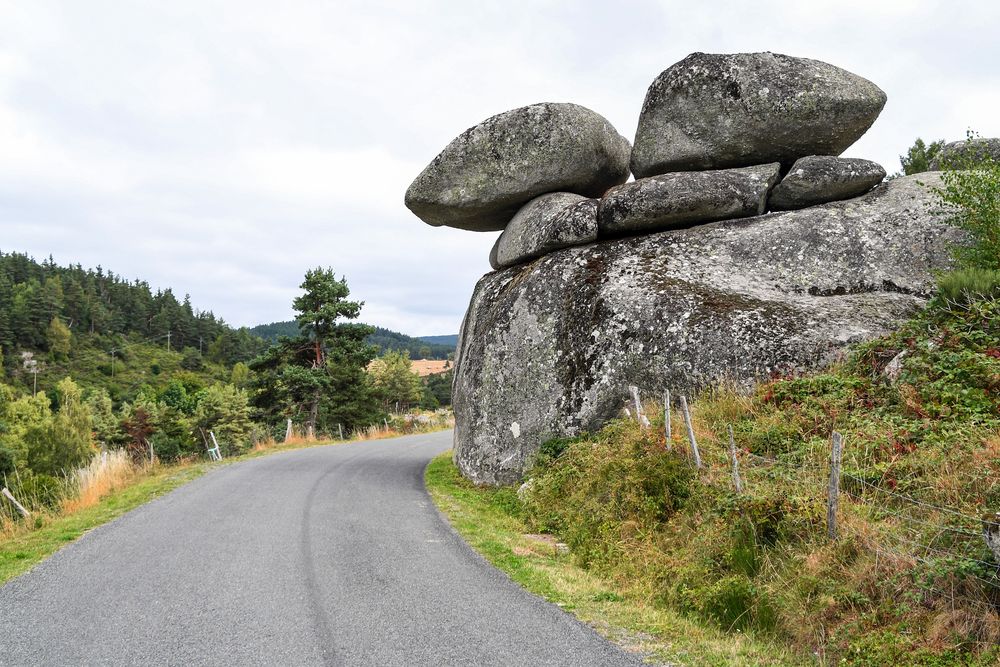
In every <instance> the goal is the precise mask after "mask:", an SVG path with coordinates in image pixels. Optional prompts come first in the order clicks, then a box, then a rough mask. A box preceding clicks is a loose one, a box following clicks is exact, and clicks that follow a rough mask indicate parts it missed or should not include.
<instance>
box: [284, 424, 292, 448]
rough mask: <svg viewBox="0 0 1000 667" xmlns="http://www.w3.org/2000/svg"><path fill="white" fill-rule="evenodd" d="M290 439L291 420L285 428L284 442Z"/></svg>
mask: <svg viewBox="0 0 1000 667" xmlns="http://www.w3.org/2000/svg"><path fill="white" fill-rule="evenodd" d="M291 439H292V420H291V419H289V420H288V425H287V426H285V442H288V441H289V440H291Z"/></svg>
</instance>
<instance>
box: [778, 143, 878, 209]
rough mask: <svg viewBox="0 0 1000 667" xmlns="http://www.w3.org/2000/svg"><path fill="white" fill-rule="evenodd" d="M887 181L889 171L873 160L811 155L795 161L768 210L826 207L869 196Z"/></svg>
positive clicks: (779, 185) (779, 184)
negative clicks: (834, 203)
mask: <svg viewBox="0 0 1000 667" xmlns="http://www.w3.org/2000/svg"><path fill="white" fill-rule="evenodd" d="M883 179H885V169H883V168H882V165H880V164H878V163H877V162H872V161H871V160H861V159H858V158H846V157H836V156H834V155H810V156H809V157H804V158H801V159H798V160H796V161H795V164H794V165H792V168H791V169H790V170H789V171H788V174H786V175H785V177H784V178H783V179H781V182H780V183H778V184H777V185H776V186H774V189H773V190H771V196H770V197H769V198H768V200H767V207H768V208H769V209H771V210H772V211H790V210H792V209H796V208H805V207H807V206H815V205H816V204H826V203H827V202H832V201H839V200H841V199H850V198H851V197H857V196H860V195H863V194H864V193H866V192H868V191H869V190H871V189H872V188H874V187H875V186H876V185H878V184H879V183H881V182H882V181H883Z"/></svg>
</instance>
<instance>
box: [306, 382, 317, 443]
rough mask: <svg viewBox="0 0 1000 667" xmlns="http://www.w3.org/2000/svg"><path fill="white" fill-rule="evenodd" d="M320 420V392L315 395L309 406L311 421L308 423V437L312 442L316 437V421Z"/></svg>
mask: <svg viewBox="0 0 1000 667" xmlns="http://www.w3.org/2000/svg"><path fill="white" fill-rule="evenodd" d="M318 419H319V392H318V391H317V392H316V393H315V395H313V400H312V403H310V404H309V420H308V421H307V422H306V437H307V438H309V439H310V440H312V439H313V438H315V437H316V421H317V420H318Z"/></svg>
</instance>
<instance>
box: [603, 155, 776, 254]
mask: <svg viewBox="0 0 1000 667" xmlns="http://www.w3.org/2000/svg"><path fill="white" fill-rule="evenodd" d="M780 172H781V165H779V164H778V163H777V162H772V163H771V164H761V165H757V166H754V167H744V168H742V169H717V170H713V171H678V172H674V173H671V174H661V175H659V176H650V177H649V178H640V179H639V180H637V181H633V182H631V183H626V184H625V185H619V186H618V187H616V188H612V189H611V190H610V191H608V193H607V194H606V195H605V196H604V199H602V200H601V203H600V207H599V210H598V214H597V220H598V228H599V229H600V233H601V236H618V235H622V234H632V233H636V232H644V233H648V232H654V231H659V230H663V229H678V228H681V227H689V226H691V225H693V224H697V223H704V222H714V221H715V220H728V219H731V218H746V217H749V216H752V215H760V214H761V213H763V212H764V209H765V206H766V203H767V193H768V192H769V191H770V189H771V187H772V186H773V185H774V184H775V183H777V182H778V179H779V178H780Z"/></svg>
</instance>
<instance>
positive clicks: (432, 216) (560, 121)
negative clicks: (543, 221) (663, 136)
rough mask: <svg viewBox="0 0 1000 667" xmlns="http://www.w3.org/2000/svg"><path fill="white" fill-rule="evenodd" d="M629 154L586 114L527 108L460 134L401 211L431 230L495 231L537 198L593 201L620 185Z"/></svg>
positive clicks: (572, 107) (623, 142)
mask: <svg viewBox="0 0 1000 667" xmlns="http://www.w3.org/2000/svg"><path fill="white" fill-rule="evenodd" d="M629 152H630V146H629V143H628V140H627V139H625V138H624V137H622V136H621V135H620V134H618V132H617V131H616V130H615V128H614V127H612V126H611V123H609V122H608V121H607V120H605V119H604V117H602V116H600V115H598V114H596V113H594V112H593V111H591V110H590V109H587V108H585V107H582V106H580V105H578V104H556V103H543V104H533V105H531V106H527V107H521V108H520V109H514V110H512V111H507V112H504V113H502V114H499V115H496V116H493V117H492V118H488V119H487V120H484V121H483V122H482V123H480V124H478V125H476V126H474V127H471V128H469V129H468V130H466V131H465V132H463V133H462V134H460V135H459V136H458V137H457V138H456V139H454V140H453V141H452V142H451V143H450V144H448V146H447V147H445V149H444V150H443V151H441V153H440V154H439V155H438V156H437V157H436V158H434V160H433V161H432V162H431V163H430V164H429V165H428V166H427V167H426V168H425V169H424V170H423V171H422V172H421V173H420V175H419V176H417V178H416V180H414V181H413V183H412V184H411V185H410V187H409V188H408V189H407V191H406V206H407V208H409V209H410V210H411V211H413V213H415V214H416V215H417V217H419V218H420V219H421V220H423V221H424V222H426V223H428V224H430V225H434V226H441V225H445V226H449V227H457V228H459V229H469V230H472V231H495V230H500V229H503V228H504V227H505V226H506V225H507V223H508V222H509V221H510V219H511V218H512V217H514V214H515V213H517V210H518V209H519V208H521V206H523V205H524V204H526V203H527V202H528V201H530V200H532V199H534V198H535V197H537V196H538V195H541V194H545V193H547V192H572V193H576V194H580V195H583V196H585V197H600V196H601V195H602V194H604V192H605V191H606V190H607V189H608V188H610V187H612V186H615V185H618V184H619V183H624V182H625V181H626V180H627V179H628V175H629V171H628V160H629Z"/></svg>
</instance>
